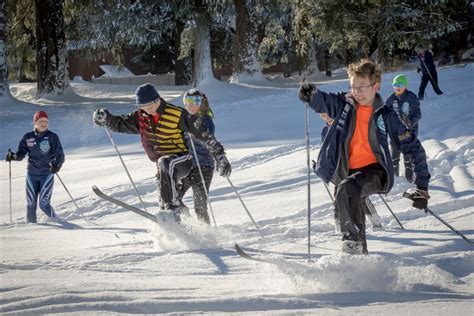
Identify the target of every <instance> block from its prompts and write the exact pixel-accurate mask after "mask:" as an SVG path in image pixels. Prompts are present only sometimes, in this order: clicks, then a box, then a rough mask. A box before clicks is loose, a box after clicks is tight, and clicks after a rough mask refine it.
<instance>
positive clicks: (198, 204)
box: [178, 89, 215, 224]
mask: <svg viewBox="0 0 474 316" xmlns="http://www.w3.org/2000/svg"><path fill="white" fill-rule="evenodd" d="M183 103H184V106H185V107H186V110H188V112H189V114H190V115H194V116H198V117H199V119H200V120H201V121H202V125H203V126H204V127H206V128H207V129H208V130H209V132H210V133H212V134H213V135H214V131H215V126H214V121H213V120H212V119H213V116H214V115H213V113H212V111H211V109H210V107H209V100H208V99H207V97H206V95H205V94H204V93H202V92H201V91H199V90H196V89H191V90H188V91H186V93H185V94H184V96H183ZM185 140H186V145H187V148H188V150H189V152H190V153H191V155H192V156H193V167H192V169H191V172H190V173H189V175H188V176H187V177H186V178H184V179H182V180H181V181H180V182H178V196H179V200H180V201H182V198H183V196H184V194H186V191H188V190H189V188H190V187H192V188H193V199H194V211H195V212H196V215H197V217H198V219H199V220H200V221H202V222H205V223H207V224H210V220H209V214H208V212H207V193H208V192H209V187H210V186H211V181H212V176H213V173H214V159H213V158H212V155H211V153H210V152H209V150H208V149H207V147H206V145H205V144H204V143H203V142H202V141H201V140H199V139H197V138H196V137H194V136H193V135H191V134H189V133H187V134H186V135H185ZM191 142H192V143H191ZM193 145H194V148H195V150H196V155H197V156H195V155H194V151H193ZM198 162H199V166H198V164H197V163H198ZM199 168H201V171H202V176H203V178H204V183H205V186H206V187H205V189H204V186H203V179H201V174H200V173H199ZM181 203H182V202H181ZM182 205H183V204H182Z"/></svg>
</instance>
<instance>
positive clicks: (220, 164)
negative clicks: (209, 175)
mask: <svg viewBox="0 0 474 316" xmlns="http://www.w3.org/2000/svg"><path fill="white" fill-rule="evenodd" d="M214 158H215V159H216V162H217V164H216V170H217V171H219V174H220V175H221V176H222V177H225V178H227V177H229V176H230V173H231V172H232V166H231V165H230V163H229V160H227V157H226V156H225V154H224V153H222V154H218V155H215V156H214Z"/></svg>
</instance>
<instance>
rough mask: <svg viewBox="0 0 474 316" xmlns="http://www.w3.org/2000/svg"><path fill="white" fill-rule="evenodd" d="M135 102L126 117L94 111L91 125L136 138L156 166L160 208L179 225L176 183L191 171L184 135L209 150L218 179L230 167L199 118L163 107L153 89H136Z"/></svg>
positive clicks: (180, 109)
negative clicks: (131, 110) (169, 214)
mask: <svg viewBox="0 0 474 316" xmlns="http://www.w3.org/2000/svg"><path fill="white" fill-rule="evenodd" d="M136 100H137V105H138V107H139V108H138V109H137V110H136V111H133V112H132V113H129V114H128V115H121V116H120V115H112V114H110V113H109V111H107V110H106V109H97V110H96V111H95V112H94V114H93V120H94V123H95V125H97V126H105V127H107V128H109V129H110V130H111V131H114V132H118V133H127V134H140V136H141V141H142V145H143V148H144V149H145V152H146V153H147V155H148V158H149V159H150V160H151V161H153V162H156V163H157V168H158V174H157V178H158V190H159V195H160V200H161V208H162V209H167V210H170V211H172V212H173V214H174V216H175V219H176V221H177V222H179V221H180V215H181V209H180V203H179V196H178V192H177V183H178V181H179V180H181V179H183V178H185V177H186V176H187V175H188V174H189V172H190V171H191V169H192V156H191V155H190V153H189V151H188V149H187V147H186V143H185V141H184V133H185V132H189V133H191V134H192V135H194V136H195V137H197V138H198V139H200V140H202V142H203V143H204V144H205V145H206V146H207V147H208V148H209V151H210V152H211V154H212V155H213V157H214V158H215V160H216V162H217V168H218V170H220V175H221V176H223V177H228V176H230V173H231V171H232V168H231V165H230V163H229V161H228V160H227V158H226V155H225V151H224V147H223V146H222V145H221V144H220V143H219V142H218V141H217V140H216V138H215V137H214V135H213V134H212V133H211V132H210V131H209V130H208V129H207V128H206V127H205V126H204V125H203V124H202V121H201V120H200V119H199V117H198V116H191V115H189V113H188V112H187V111H186V109H183V108H180V107H177V106H174V105H171V104H169V103H167V102H166V101H165V100H164V99H162V98H161V97H160V95H159V94H158V92H157V91H156V89H155V87H154V86H153V85H151V84H149V83H147V84H144V85H142V86H139V87H138V89H137V91H136Z"/></svg>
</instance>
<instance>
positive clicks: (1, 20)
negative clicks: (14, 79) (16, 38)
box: [0, 0, 9, 98]
mask: <svg viewBox="0 0 474 316" xmlns="http://www.w3.org/2000/svg"><path fill="white" fill-rule="evenodd" d="M5 11H6V3H5V0H0V98H2V97H5V96H7V95H8V94H9V88H8V61H7V46H6V39H7V38H6V29H7V21H6V15H5Z"/></svg>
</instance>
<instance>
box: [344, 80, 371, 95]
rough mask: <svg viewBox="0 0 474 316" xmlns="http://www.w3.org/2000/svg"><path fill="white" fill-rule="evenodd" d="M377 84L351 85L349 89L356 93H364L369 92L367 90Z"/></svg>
mask: <svg viewBox="0 0 474 316" xmlns="http://www.w3.org/2000/svg"><path fill="white" fill-rule="evenodd" d="M374 84H375V82H374V83H372V84H371V85H369V86H361V87H349V91H350V92H355V93H364V92H367V90H368V89H369V88H370V87H372V86H373V85H374Z"/></svg>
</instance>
